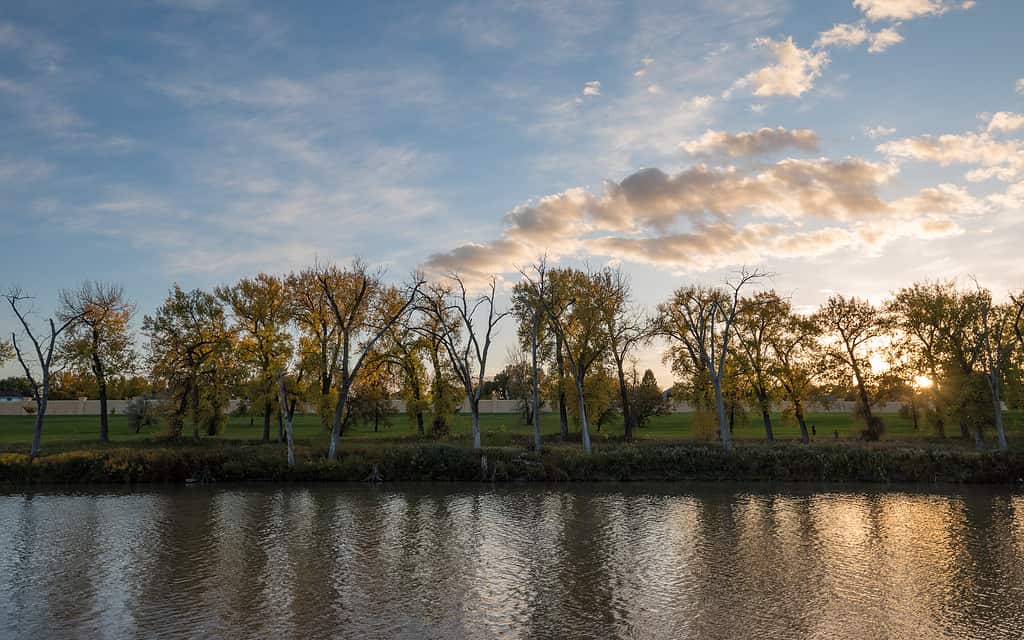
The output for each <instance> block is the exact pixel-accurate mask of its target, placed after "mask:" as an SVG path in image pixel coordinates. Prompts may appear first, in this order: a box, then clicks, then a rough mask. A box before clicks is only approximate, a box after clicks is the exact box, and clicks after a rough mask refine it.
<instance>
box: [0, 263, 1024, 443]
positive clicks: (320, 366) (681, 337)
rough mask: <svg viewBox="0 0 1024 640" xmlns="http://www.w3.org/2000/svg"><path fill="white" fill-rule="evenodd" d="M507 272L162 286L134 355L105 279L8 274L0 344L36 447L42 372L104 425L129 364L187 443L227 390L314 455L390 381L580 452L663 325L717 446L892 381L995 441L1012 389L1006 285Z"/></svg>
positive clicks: (624, 399) (115, 291)
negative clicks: (302, 429) (786, 414)
mask: <svg viewBox="0 0 1024 640" xmlns="http://www.w3.org/2000/svg"><path fill="white" fill-rule="evenodd" d="M519 271H520V274H521V276H522V277H521V279H520V281H519V282H518V283H517V284H516V285H515V286H514V287H513V289H512V293H511V301H510V305H509V307H508V308H507V309H502V308H501V307H500V305H499V304H498V301H497V280H496V279H495V278H490V279H489V280H488V281H487V282H486V283H485V284H484V285H483V286H482V287H479V286H477V287H472V286H470V284H469V283H467V282H466V281H465V280H464V279H463V278H462V277H460V276H459V275H458V274H453V275H450V276H449V277H447V278H443V279H441V280H439V281H435V282H427V281H426V280H425V279H424V278H423V277H422V276H421V275H419V274H413V276H412V277H411V278H410V279H409V280H408V281H407V282H405V283H404V284H400V285H391V284H388V283H387V282H385V280H384V277H383V274H382V273H381V272H380V271H374V270H372V269H370V268H369V267H368V266H367V265H366V264H364V263H362V262H360V261H358V260H357V261H354V262H352V263H351V264H349V265H346V266H337V265H314V266H312V267H309V268H307V269H304V270H301V271H297V272H293V273H290V274H287V275H284V276H277V275H269V274H259V275H257V276H256V277H254V278H243V279H241V280H239V281H238V282H236V283H234V284H231V285H226V286H221V287H217V288H215V289H214V290H213V291H202V290H199V289H195V290H191V291H186V290H183V289H182V288H181V287H179V286H177V285H175V286H174V287H173V288H172V289H171V290H170V292H169V294H168V296H167V298H166V299H165V300H164V302H163V303H162V304H161V305H160V307H159V308H158V309H157V310H156V311H155V312H154V313H153V314H152V315H146V316H145V317H144V318H143V319H142V323H141V325H142V334H143V335H144V336H145V338H146V348H145V353H144V357H141V356H140V355H139V354H138V353H137V352H136V350H135V348H134V346H133V340H132V333H131V330H130V327H129V325H130V322H131V320H132V318H133V315H134V313H135V306H134V305H133V304H132V303H131V302H130V301H129V300H128V299H127V298H126V296H125V294H124V291H123V290H122V289H121V288H120V287H116V286H110V285H103V284H96V283H85V284H83V285H82V286H81V287H79V288H77V289H74V290H68V291H64V292H62V293H61V295H60V305H59V309H58V311H57V313H56V314H55V315H54V318H53V319H51V320H49V321H48V322H47V323H46V324H45V325H44V326H43V329H42V330H40V329H39V328H38V327H33V326H32V324H31V313H30V311H31V309H30V304H31V298H29V297H28V296H27V295H25V293H24V292H22V291H21V290H18V289H14V290H11V291H9V292H8V293H7V294H6V296H5V297H6V300H7V302H8V304H9V306H10V308H11V309H12V311H13V313H14V315H15V317H16V318H17V320H18V322H19V325H20V327H21V329H22V330H21V331H20V332H17V333H15V334H14V335H12V340H11V343H10V344H7V343H0V358H2V359H9V358H16V359H17V360H18V361H19V362H20V363H21V366H22V369H23V371H24V373H25V377H26V379H27V381H28V382H27V384H28V386H29V388H30V390H31V395H32V396H33V398H34V400H35V404H36V410H35V416H36V425H35V430H34V433H33V444H32V453H33V454H37V453H38V451H39V444H40V437H41V433H42V424H43V419H44V416H45V414H46V402H47V400H48V399H49V397H50V393H51V385H52V384H53V381H54V380H55V379H58V380H59V375H60V372H61V371H64V370H71V371H74V372H78V373H79V374H81V375H89V376H91V377H92V379H93V380H94V381H95V387H96V389H97V390H98V395H99V398H100V402H101V406H102V407H103V409H102V412H101V413H102V415H101V417H100V422H101V425H100V437H101V439H102V440H107V439H108V437H109V435H108V426H107V415H108V412H107V410H106V399H107V395H108V384H109V383H108V380H109V379H110V378H111V377H112V376H120V377H124V376H126V375H128V374H130V373H132V372H133V371H134V370H135V369H136V368H137V367H138V366H139V365H144V368H145V371H146V373H147V376H148V378H149V382H150V384H151V386H152V387H153V389H155V390H157V391H158V392H159V393H160V394H161V395H162V396H163V397H164V398H165V399H166V401H167V405H168V407H169V408H168V410H167V423H168V425H169V429H170V430H171V432H172V433H173V434H174V435H181V434H182V433H183V432H184V430H185V426H186V424H189V425H190V426H191V436H192V437H193V438H194V439H197V440H198V439H199V438H200V437H201V435H203V434H210V435H212V434H215V433H217V432H218V431H220V430H221V429H222V428H223V425H224V423H225V421H226V411H227V407H228V405H229V401H230V400H231V398H233V397H243V398H245V399H246V401H247V403H248V404H249V405H250V406H251V407H253V408H254V409H255V410H257V411H258V412H259V413H260V414H261V415H262V418H263V439H264V440H265V441H269V440H270V439H271V433H272V422H273V417H274V416H275V415H276V416H278V430H277V431H278V435H277V439H278V440H279V441H283V442H285V443H286V444H287V446H288V451H289V459H292V457H293V453H292V452H293V448H292V434H291V422H292V417H293V416H294V413H295V411H296V409H297V407H298V406H300V405H301V406H313V407H315V410H316V412H317V413H318V414H319V416H320V419H321V423H322V425H323V428H324V429H325V431H329V432H330V447H329V450H328V456H329V457H330V458H331V459H333V458H335V457H336V455H337V449H338V442H339V438H340V437H341V436H342V435H343V433H344V432H345V430H346V429H347V428H348V426H349V425H350V424H352V423H353V421H356V420H366V419H372V420H377V419H378V418H379V417H380V416H381V415H384V414H386V413H387V411H388V409H387V407H388V406H389V405H390V400H391V398H393V397H402V398H403V399H404V400H405V404H406V407H407V412H408V415H409V417H410V420H411V421H413V423H414V424H415V426H416V429H417V431H418V432H419V433H420V434H423V435H426V434H427V431H428V429H429V431H430V433H431V434H434V435H443V434H444V433H445V432H446V431H447V425H448V420H449V416H450V415H451V414H452V412H453V411H454V410H455V408H456V407H457V406H458V405H459V404H461V403H462V402H465V404H466V405H468V407H469V411H470V414H471V424H472V440H473V446H474V448H476V449H479V448H480V447H481V429H480V400H481V399H482V398H483V397H485V394H487V393H493V392H494V391H495V390H496V389H499V388H500V390H501V392H502V393H503V395H505V396H506V397H517V398H519V399H520V400H521V401H522V402H523V406H524V416H525V417H526V419H527V420H528V421H530V422H532V424H533V430H534V434H533V435H534V438H533V440H534V441H533V446H534V448H536V449H537V450H540V449H541V447H542V440H541V432H540V408H541V406H542V404H543V402H544V401H545V400H546V401H547V402H548V403H550V405H551V406H552V407H553V408H556V409H557V411H558V417H559V424H560V432H561V436H562V438H568V437H569V423H570V417H571V418H572V420H573V421H574V422H575V423H576V424H577V425H578V429H579V433H580V439H581V441H582V445H583V448H584V449H585V450H586V451H587V452H589V451H590V450H591V435H592V433H591V432H592V428H594V427H595V426H596V428H598V429H600V428H601V425H602V424H604V423H605V422H607V420H608V419H609V418H610V417H611V416H612V415H613V414H615V413H620V414H621V416H622V419H623V423H624V432H625V438H626V439H627V440H631V439H633V437H634V433H635V430H636V429H637V428H638V427H640V426H642V424H643V423H644V422H645V421H646V420H647V419H648V418H649V417H650V416H651V415H655V414H657V413H659V412H662V411H664V410H665V401H664V399H663V398H662V397H661V393H660V390H659V389H658V388H657V383H656V381H655V380H654V378H653V374H650V372H647V373H646V374H645V375H644V376H643V380H638V379H637V378H638V377H639V376H638V375H637V373H636V371H635V365H634V362H635V357H636V353H637V351H638V350H639V349H640V348H641V347H643V346H644V345H647V344H649V343H650V342H651V341H652V340H654V339H662V340H665V341H666V342H667V350H666V354H665V358H666V360H667V361H668V362H669V363H671V365H672V368H673V371H674V373H675V374H676V377H677V379H678V380H679V382H678V383H677V385H676V386H675V387H674V394H675V396H676V398H677V399H685V400H687V401H688V402H689V403H690V404H691V405H693V406H694V407H695V408H696V410H697V417H696V419H695V420H696V425H697V430H698V431H699V432H703V433H704V434H705V435H711V434H712V433H715V432H717V437H718V438H720V439H721V441H722V443H723V445H724V446H725V447H726V448H727V449H729V448H731V446H732V443H731V434H732V426H733V422H734V420H733V416H734V415H735V412H736V410H737V408H742V407H748V408H756V410H757V411H758V412H759V413H760V415H761V419H762V421H763V424H764V429H765V438H766V439H767V440H769V441H771V440H773V439H774V433H773V425H772V411H773V408H774V407H775V406H777V405H778V403H780V402H784V403H786V405H787V406H788V407H789V410H790V411H791V412H792V414H793V415H794V417H795V419H796V421H797V423H798V424H799V425H800V431H801V438H802V440H803V441H804V442H807V441H808V440H809V433H808V428H807V424H806V419H805V407H806V406H807V404H808V403H809V402H811V401H821V400H823V399H828V398H830V397H852V398H854V399H855V400H856V402H857V407H858V409H857V413H858V416H859V417H860V419H862V420H863V424H864V430H863V434H864V437H865V438H868V439H877V438H878V437H880V436H881V434H882V432H883V430H884V423H883V421H882V420H881V418H880V417H879V416H878V415H876V412H875V406H876V405H877V403H878V402H880V401H881V400H884V399H891V398H894V397H896V398H899V399H903V400H906V401H908V402H909V404H910V405H911V406H912V407H913V411H914V416H915V420H916V419H917V418H918V416H919V414H920V415H921V416H923V418H924V420H925V421H926V422H927V423H928V424H930V425H931V427H932V428H933V429H934V430H935V432H936V433H938V434H940V435H945V432H946V429H947V425H949V424H957V425H958V427H959V431H960V434H961V436H963V437H970V436H971V435H972V434H973V436H974V437H975V438H978V439H979V440H980V438H981V434H982V433H983V429H984V428H985V427H986V426H988V425H991V426H993V427H994V428H995V431H996V433H997V435H998V440H999V445H1000V447H1002V448H1005V447H1006V437H1005V432H1004V429H1003V424H1002V411H1001V406H1002V403H1003V401H1004V400H1005V399H1006V396H1007V394H1009V395H1010V396H1014V394H1016V393H1017V389H1018V388H1019V381H1020V378H1021V376H1020V374H1019V372H1020V368H1021V361H1022V359H1024V358H1022V345H1024V322H1022V314H1024V296H1011V298H1010V300H1009V301H1008V302H1006V303H1002V304H997V303H995V302H994V301H993V298H992V295H991V293H990V292H989V291H987V290H985V289H984V288H982V287H980V286H977V285H975V286H974V287H973V288H969V289H962V288H959V287H957V286H956V284H955V283H953V282H934V283H921V284H915V285H913V286H911V287H908V288H905V289H902V290H900V291H898V292H896V293H895V294H894V295H893V297H892V299H891V300H890V301H888V302H887V303H885V304H884V305H881V306H876V305H872V304H870V303H868V302H867V301H864V300H860V299H857V298H846V297H844V296H841V295H836V296H833V297H831V298H829V299H828V300H827V301H826V302H825V303H824V304H823V305H822V306H821V307H820V308H819V309H818V310H817V311H815V312H814V313H811V314H801V313H798V312H796V311H795V310H794V309H793V308H792V305H791V304H790V302H789V301H788V300H787V299H786V298H785V297H783V296H781V295H779V294H778V293H776V292H775V291H771V290H764V289H763V287H761V286H760V285H762V284H763V282H764V281H765V278H766V274H764V273H762V272H759V271H746V270H745V271H743V272H741V273H740V274H739V276H738V277H737V278H736V279H734V280H732V281H730V282H728V283H726V284H725V285H724V286H720V287H713V286H698V285H691V286H685V287H682V288H680V289H677V290H676V291H675V292H673V294H672V295H671V296H670V297H669V298H668V299H667V300H666V301H665V302H663V303H662V304H660V305H658V307H657V310H656V313H654V314H645V313H643V312H642V311H641V310H640V309H638V308H637V306H636V305H635V304H634V301H633V296H632V291H631V287H630V283H629V280H628V278H627V277H625V276H624V274H623V273H622V272H621V271H619V270H618V269H611V268H605V269H600V270H596V271H586V270H580V269H574V268H553V267H550V266H549V265H548V264H547V263H546V261H544V260H540V261H538V262H537V263H536V264H534V265H531V266H529V267H524V268H522V269H520V270H519ZM509 316H511V317H512V319H513V320H515V322H516V324H517V347H516V348H514V349H512V350H511V351H510V353H509V358H508V363H507V365H506V367H505V369H504V370H502V371H501V372H499V374H498V375H496V376H493V379H492V378H491V377H488V375H487V373H488V365H489V364H490V363H491V361H492V360H493V354H492V346H493V342H494V338H495V336H496V333H497V331H498V328H499V326H500V325H501V324H502V323H503V322H504V321H505V319H506V318H508V317H509ZM985 407H987V408H985ZM712 424H714V425H715V426H717V429H715V428H713V427H712V426H711V425H712Z"/></svg>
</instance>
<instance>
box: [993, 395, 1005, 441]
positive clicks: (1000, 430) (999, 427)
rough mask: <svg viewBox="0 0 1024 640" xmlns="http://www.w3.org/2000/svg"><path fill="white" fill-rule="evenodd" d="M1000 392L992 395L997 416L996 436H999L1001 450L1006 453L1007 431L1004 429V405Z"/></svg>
mask: <svg viewBox="0 0 1024 640" xmlns="http://www.w3.org/2000/svg"><path fill="white" fill-rule="evenodd" d="M999 395H1000V394H999V392H996V393H993V394H992V405H993V408H994V409H995V414H996V435H998V436H999V450H1000V451H1006V449H1007V444H1006V431H1005V430H1004V429H1003V403H1002V402H1001V401H1000V398H999Z"/></svg>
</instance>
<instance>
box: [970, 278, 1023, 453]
mask: <svg viewBox="0 0 1024 640" xmlns="http://www.w3.org/2000/svg"><path fill="white" fill-rule="evenodd" d="M975 286H976V287H977V290H978V294H979V297H980V299H981V305H980V308H979V312H980V313H979V314H978V320H977V322H976V323H975V326H974V333H975V335H976V336H977V341H978V344H979V345H980V346H981V365H982V368H983V373H984V375H985V382H986V383H987V384H988V390H989V393H990V394H991V397H992V409H993V411H994V414H995V422H996V434H997V437H998V438H999V449H1000V450H1002V451H1006V449H1007V444H1006V431H1005V430H1004V428H1003V398H1002V382H1003V374H1004V372H1005V370H1006V368H1007V366H1008V365H1009V361H1010V356H1011V355H1012V354H1013V350H1014V348H1015V347H1016V346H1017V343H1018V341H1019V339H1020V337H1021V335H1022V329H1021V326H1020V325H1021V317H1022V315H1024V303H1022V301H1020V300H1018V299H1012V302H1011V303H1010V304H994V303H993V302H992V293H991V292H990V291H988V290H987V289H983V288H982V287H981V285H979V284H978V283H977V281H975Z"/></svg>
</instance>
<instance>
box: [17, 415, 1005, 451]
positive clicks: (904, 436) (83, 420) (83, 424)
mask: <svg viewBox="0 0 1024 640" xmlns="http://www.w3.org/2000/svg"><path fill="white" fill-rule="evenodd" d="M691 418H692V415H691V414H672V415H668V416H662V417H658V418H654V419H653V420H652V421H651V423H650V424H649V425H648V426H646V427H644V428H643V429H640V430H639V431H638V433H637V437H638V439H640V440H642V441H650V442H656V441H678V440H688V439H691V438H692V434H691ZM883 418H884V420H885V423H886V429H887V431H886V435H885V439H887V440H898V441H907V440H917V441H927V440H936V439H935V437H934V435H933V434H932V433H931V432H930V431H928V430H927V429H925V428H922V430H921V431H915V430H914V428H913V423H912V421H911V420H910V419H909V418H902V417H900V416H898V415H896V414H888V415H884V416H883ZM33 420H34V418H33V416H29V415H25V416H0V450H5V451H22V450H27V448H28V444H29V442H30V440H31V437H32V425H33ZM808 424H809V425H810V424H814V425H816V426H817V431H818V434H817V438H816V440H817V441H819V442H821V441H831V440H832V439H834V437H835V433H836V432H838V433H839V437H840V439H843V440H855V439H857V437H858V434H859V431H860V429H861V427H860V425H859V424H857V423H855V422H854V420H853V419H852V417H851V416H850V415H848V414H843V413H817V414H811V415H810V416H808ZM1006 425H1007V430H1008V435H1009V437H1010V438H1011V440H1014V441H1015V443H1020V442H1021V441H1024V415H1022V414H1021V413H1020V412H1008V413H1007V415H1006ZM773 427H774V430H775V437H776V439H777V440H797V439H798V438H799V437H800V431H799V428H798V426H797V425H796V423H795V421H794V420H792V419H791V418H787V417H784V416H780V415H776V416H774V419H773ZM188 429H189V426H188V425H186V430H188ZM276 429H277V425H276V422H275V423H274V425H273V432H272V437H273V438H276V434H277V431H276ZM481 429H482V432H483V443H484V445H485V446H500V445H525V444H526V443H528V442H529V439H530V438H531V436H532V427H531V426H530V425H528V424H524V423H523V422H522V418H521V417H520V416H518V415H514V414H485V415H482V416H481ZM541 429H542V432H543V434H544V436H545V437H546V438H547V439H555V438H556V437H557V434H558V416H557V414H552V413H547V414H543V417H542V420H541ZM469 430H470V421H469V416H468V415H460V416H457V417H456V419H455V423H454V425H453V429H452V435H451V436H450V441H452V442H456V443H467V444H468V442H469ZM110 432H111V433H110V435H111V440H112V441H113V442H114V443H120V444H126V443H131V442H135V443H138V444H142V443H144V442H146V441H148V440H151V439H152V438H154V437H158V436H160V435H162V426H160V425H158V426H154V427H149V428H147V429H144V430H143V432H142V433H140V434H136V433H134V432H133V431H132V430H131V429H130V428H129V426H128V423H127V420H126V418H125V417H124V416H117V415H115V416H111V418H110ZM98 433H99V418H98V417H97V416H47V418H46V422H45V423H44V426H43V447H44V449H50V450H53V449H66V448H69V447H72V446H80V445H81V444H82V443H88V442H96V440H97V438H98ZM262 433H263V427H262V419H261V418H259V417H256V418H253V419H252V420H250V418H248V417H232V418H231V419H230V422H229V424H228V426H227V428H226V429H225V430H224V432H223V433H222V434H220V435H219V436H217V439H218V440H224V441H230V440H235V441H237V440H249V441H251V440H259V439H260V438H261V437H262ZM948 435H949V436H951V437H950V440H949V442H950V443H951V444H955V443H957V442H959V441H958V440H956V439H954V438H953V436H955V435H956V433H953V432H950V433H949V434H948ZM594 436H595V439H596V440H597V441H598V442H600V440H602V439H605V438H620V437H621V436H622V422H621V420H620V421H618V422H617V423H615V424H612V425H606V426H605V427H602V428H601V429H600V430H598V429H596V428H595V429H594ZM989 436H990V438H989V439H990V440H991V439H993V438H994V434H989ZM295 437H296V440H299V441H302V442H305V443H307V444H310V445H313V446H318V445H326V444H327V435H326V434H325V433H324V432H323V431H322V430H321V428H320V422H319V419H318V418H317V417H316V416H313V415H305V416H296V419H295ZM573 437H574V438H578V434H575V433H574V434H573ZM734 438H735V439H736V440H738V441H744V440H746V441H761V440H763V439H764V430H763V427H762V425H761V421H760V416H757V415H753V414H750V415H747V416H743V417H740V418H737V422H736V425H735V430H734ZM415 439H416V432H415V428H414V427H413V425H412V424H411V423H410V421H409V420H408V418H407V416H405V415H397V416H393V417H392V419H391V424H390V425H386V426H382V427H381V429H380V431H378V432H374V430H373V426H372V425H357V426H356V427H354V428H353V429H351V430H350V431H349V432H347V433H345V434H344V435H343V437H342V442H343V443H345V442H353V443H357V442H358V443H363V444H372V443H374V442H376V443H381V444H383V443H385V442H398V441H412V440H415Z"/></svg>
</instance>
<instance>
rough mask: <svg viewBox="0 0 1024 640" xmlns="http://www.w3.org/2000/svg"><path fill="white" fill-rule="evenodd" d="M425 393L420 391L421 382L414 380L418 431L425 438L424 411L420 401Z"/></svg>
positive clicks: (413, 393) (413, 394)
mask: <svg viewBox="0 0 1024 640" xmlns="http://www.w3.org/2000/svg"><path fill="white" fill-rule="evenodd" d="M422 395H423V393H422V392H421V391H420V383H419V380H417V379H415V378H413V382H412V397H413V400H415V401H416V431H417V432H418V433H419V434H420V437H423V435H424V431H423V411H422V410H421V409H420V406H421V405H420V399H421V396H422Z"/></svg>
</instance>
